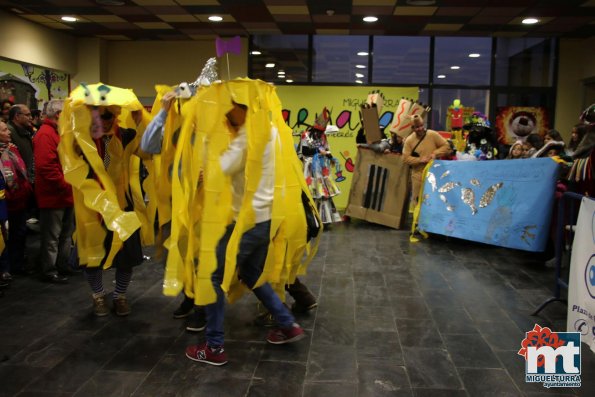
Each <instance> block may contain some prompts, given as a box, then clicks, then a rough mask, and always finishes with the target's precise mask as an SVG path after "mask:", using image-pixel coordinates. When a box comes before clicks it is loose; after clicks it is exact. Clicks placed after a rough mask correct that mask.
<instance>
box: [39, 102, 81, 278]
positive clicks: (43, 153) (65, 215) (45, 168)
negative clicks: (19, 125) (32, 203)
mask: <svg viewBox="0 0 595 397" xmlns="http://www.w3.org/2000/svg"><path fill="white" fill-rule="evenodd" d="M62 106H63V101H62V100H60V99H52V100H51V101H50V102H49V103H48V106H47V109H46V118H45V119H44V121H43V125H42V126H41V128H40V129H39V131H38V132H37V134H35V137H34V138H33V154H34V158H35V166H36V167H35V168H36V171H37V183H36V184H35V196H36V198H37V204H38V207H39V226H40V232H41V249H40V258H39V264H40V268H41V273H42V278H43V279H44V280H45V281H48V282H52V283H64V282H66V281H67V278H66V277H65V276H64V275H66V274H69V273H70V272H71V271H70V270H69V269H68V265H67V263H68V258H69V256H70V250H71V247H72V238H71V237H72V233H73V231H74V211H73V199H72V188H71V186H70V185H69V184H68V183H67V182H66V181H65V180H64V172H63V171H62V166H61V165H60V159H59V157H58V144H59V142H60V134H59V133H58V118H59V116H60V113H61V112H62Z"/></svg>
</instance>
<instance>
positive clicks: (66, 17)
mask: <svg viewBox="0 0 595 397" xmlns="http://www.w3.org/2000/svg"><path fill="white" fill-rule="evenodd" d="M60 19H61V20H63V21H64V22H76V21H77V19H76V18H75V17H70V16H67V15H65V16H63V17H62V18H60Z"/></svg>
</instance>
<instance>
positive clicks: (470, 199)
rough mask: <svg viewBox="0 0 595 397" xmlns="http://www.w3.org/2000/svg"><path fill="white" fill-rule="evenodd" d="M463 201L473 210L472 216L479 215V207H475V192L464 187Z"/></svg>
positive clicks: (462, 191) (462, 190)
mask: <svg viewBox="0 0 595 397" xmlns="http://www.w3.org/2000/svg"><path fill="white" fill-rule="evenodd" d="M461 200H463V203H465V204H467V205H468V206H469V208H471V214H473V215H475V214H477V207H476V206H475V193H474V192H473V190H471V189H469V188H467V187H464V188H462V189H461Z"/></svg>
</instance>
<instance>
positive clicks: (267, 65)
mask: <svg viewBox="0 0 595 397" xmlns="http://www.w3.org/2000/svg"><path fill="white" fill-rule="evenodd" d="M264 67H265V68H269V69H270V68H274V67H275V64H274V63H267V64H266V65H264Z"/></svg>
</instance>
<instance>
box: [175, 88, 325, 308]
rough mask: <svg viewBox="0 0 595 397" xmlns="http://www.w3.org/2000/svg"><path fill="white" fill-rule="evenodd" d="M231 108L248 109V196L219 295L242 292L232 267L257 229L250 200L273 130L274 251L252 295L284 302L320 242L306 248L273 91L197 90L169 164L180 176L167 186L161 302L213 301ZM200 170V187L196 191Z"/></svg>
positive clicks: (292, 156) (294, 163)
mask: <svg viewBox="0 0 595 397" xmlns="http://www.w3.org/2000/svg"><path fill="white" fill-rule="evenodd" d="M232 100H235V101H237V102H238V103H242V104H246V105H247V106H248V109H249V110H248V114H247V116H246V124H245V126H246V133H247V138H248V151H247V162H246V169H245V176H246V185H245V195H244V198H243V202H242V206H241V209H240V212H239V215H238V218H237V224H236V227H235V229H234V232H233V234H232V236H231V239H230V242H229V244H228V248H227V254H226V264H225V273H224V280H223V284H222V288H223V290H224V291H226V292H227V294H228V298H229V299H230V300H231V301H233V300H235V299H237V298H238V297H239V296H241V294H242V292H243V291H245V288H244V287H242V285H241V284H240V283H239V282H238V278H237V273H236V263H235V261H236V255H237V250H238V244H239V241H240V239H241V236H242V234H243V233H244V232H245V231H247V230H248V229H250V228H252V227H253V226H254V210H253V208H252V197H253V195H254V192H255V190H256V188H257V186H258V183H259V180H260V175H261V172H262V153H263V151H264V148H265V144H266V139H263V134H269V133H270V130H271V126H275V127H276V128H277V129H278V131H279V138H278V140H277V142H276V145H275V192H274V201H273V208H272V220H271V232H270V238H271V243H270V246H269V253H268V256H267V260H266V263H265V267H264V271H263V273H262V276H261V277H260V279H259V281H258V282H257V283H256V285H255V287H258V286H260V285H262V284H263V283H264V282H265V281H268V282H270V283H271V284H272V285H273V286H274V287H275V289H276V290H277V292H278V293H279V294H280V295H283V296H284V293H283V294H281V292H282V291H283V288H284V286H285V284H287V283H292V282H293V281H294V280H295V277H296V275H298V274H304V272H305V270H306V267H307V265H308V263H309V261H310V260H311V258H312V257H313V255H314V254H315V252H316V248H317V245H318V239H315V240H312V241H311V242H310V243H309V244H308V243H307V242H306V220H305V215H304V210H303V205H302V201H301V194H302V191H305V192H306V193H307V195H308V197H309V200H311V197H310V195H309V192H308V189H307V186H306V184H305V181H304V179H303V177H302V167H301V163H300V161H299V159H298V158H297V155H296V153H295V150H294V146H293V139H292V134H291V129H290V128H289V127H288V126H287V125H286V124H285V123H284V121H283V117H282V114H281V102H280V101H279V98H278V96H277V94H276V91H275V88H274V87H273V86H271V85H270V84H267V83H265V82H263V81H259V80H250V79H237V80H233V81H228V82H224V83H214V84H213V85H211V86H210V87H205V88H202V89H201V90H199V92H198V93H197V94H196V95H195V96H194V97H193V98H192V99H190V100H189V101H188V102H187V104H186V106H185V107H184V108H183V112H182V116H183V117H182V128H181V131H180V134H179V138H178V141H177V146H176V150H175V156H174V162H173V170H181V172H175V171H174V172H173V175H174V176H173V178H172V233H171V238H170V241H169V243H168V248H169V250H170V251H169V255H168V260H167V265H166V273H165V280H164V293H165V294H166V295H177V294H178V293H179V292H180V291H181V289H182V288H184V290H185V292H186V293H187V295H190V296H192V294H193V295H194V299H195V303H196V304H199V305H205V304H209V303H212V302H215V300H216V295H215V291H214V290H213V287H212V283H211V274H212V273H213V271H214V270H215V269H216V265H217V259H216V256H215V248H216V246H217V243H218V241H219V240H220V238H221V237H222V236H223V233H224V231H225V227H226V226H227V225H228V224H229V223H230V222H231V220H232V211H231V191H230V180H229V178H228V177H226V176H224V174H223V172H222V170H221V166H220V163H219V157H220V155H221V153H223V152H224V151H225V150H226V149H227V147H228V145H229V142H230V137H231V135H232V133H233V132H232V130H231V129H230V128H229V127H228V125H227V124H226V123H225V120H226V118H225V114H226V113H227V112H228V111H229V110H230V109H231V108H232ZM186 111H187V112H188V113H186ZM207 148H208V150H207ZM201 170H202V171H203V175H204V180H203V183H202V184H199V178H200V175H201ZM197 187H198V188H197ZM318 236H320V234H319V235H318ZM305 253H307V255H306V257H304V254H305ZM197 263H198V265H197V266H196V267H195V264H197ZM194 269H195V270H194ZM189 278H193V280H192V281H191V280H189ZM189 285H192V288H191V290H190V288H186V287H187V286H189Z"/></svg>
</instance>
